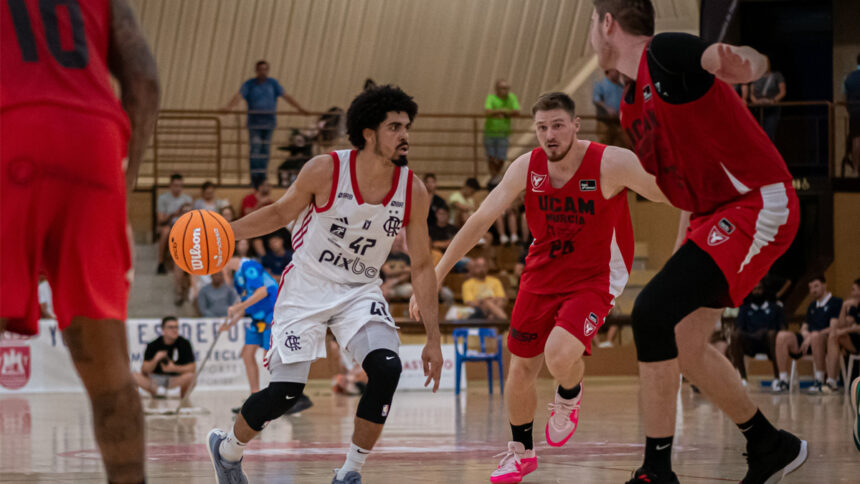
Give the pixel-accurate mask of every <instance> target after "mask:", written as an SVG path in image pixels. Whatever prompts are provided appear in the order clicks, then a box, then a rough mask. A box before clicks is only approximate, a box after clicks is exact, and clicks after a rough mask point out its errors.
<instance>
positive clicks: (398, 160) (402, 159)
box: [391, 156, 409, 166]
mask: <svg viewBox="0 0 860 484" xmlns="http://www.w3.org/2000/svg"><path fill="white" fill-rule="evenodd" d="M391 162H392V163H394V164H395V165H397V166H406V165H407V164H409V160H407V159H406V156H401V157H399V158H395V159H393V160H391Z"/></svg>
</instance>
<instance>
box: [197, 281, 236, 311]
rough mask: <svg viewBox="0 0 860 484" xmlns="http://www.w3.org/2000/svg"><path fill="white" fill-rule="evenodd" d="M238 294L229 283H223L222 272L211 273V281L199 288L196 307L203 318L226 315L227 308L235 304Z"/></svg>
mask: <svg viewBox="0 0 860 484" xmlns="http://www.w3.org/2000/svg"><path fill="white" fill-rule="evenodd" d="M238 300H239V295H238V294H236V291H235V290H234V289H233V288H232V287H231V286H229V285H227V284H225V283H224V274H222V273H220V272H216V273H214V274H212V282H210V283H209V284H206V285H205V286H203V287H202V288H200V294H198V295H197V309H199V310H200V315H201V316H203V317H204V318H224V317H227V309H229V308H230V306H232V305H234V304H236V302H237V301H238Z"/></svg>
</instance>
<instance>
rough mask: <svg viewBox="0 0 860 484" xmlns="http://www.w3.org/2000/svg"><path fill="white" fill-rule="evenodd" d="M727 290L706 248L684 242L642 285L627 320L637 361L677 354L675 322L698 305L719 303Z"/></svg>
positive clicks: (660, 359)
mask: <svg viewBox="0 0 860 484" xmlns="http://www.w3.org/2000/svg"><path fill="white" fill-rule="evenodd" d="M727 294H728V283H727V282H726V278H725V276H724V275H723V273H722V271H721V270H720V268H719V266H717V264H716V262H714V260H713V259H711V256H710V255H708V253H707V252H705V251H704V250H702V249H700V248H699V247H698V246H697V245H696V244H694V243H692V242H687V243H685V244H684V245H683V246H682V247H681V248H680V249H678V251H677V252H675V254H674V255H673V256H672V257H671V258H670V259H669V261H668V262H666V265H665V266H664V267H663V269H661V270H660V272H659V273H657V275H656V276H654V278H653V279H651V281H650V282H649V283H648V284H647V285H646V286H645V288H643V289H642V292H640V293H639V296H638V297H637V298H636V303H635V304H634V305H633V313H632V314H631V320H632V324H633V337H634V340H635V342H636V353H637V355H638V356H637V357H638V358H639V361H641V362H645V363H650V362H657V361H666V360H671V359H673V358H677V357H678V346H677V345H676V343H675V326H676V325H677V324H678V323H680V322H681V320H682V319H684V318H685V317H686V316H687V315H688V314H690V313H692V312H693V311H695V310H696V309H699V308H702V307H722V306H723V304H722V302H723V300H724V299H725V297H726V295H727Z"/></svg>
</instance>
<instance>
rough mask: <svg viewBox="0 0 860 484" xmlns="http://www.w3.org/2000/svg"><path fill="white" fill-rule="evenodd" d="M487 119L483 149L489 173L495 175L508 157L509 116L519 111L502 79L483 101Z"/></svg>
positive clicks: (509, 89)
mask: <svg viewBox="0 0 860 484" xmlns="http://www.w3.org/2000/svg"><path fill="white" fill-rule="evenodd" d="M484 111H485V113H486V115H487V119H486V120H485V121H484V150H485V151H486V153H487V162H488V163H489V165H490V174H491V175H493V176H497V175H498V174H499V173H500V172H501V169H502V165H503V164H504V163H505V160H506V159H507V157H508V137H509V136H510V135H511V116H513V115H515V114H517V113H519V111H520V103H519V101H517V96H516V95H514V93H512V92H511V86H510V84H508V83H507V81H505V80H504V79H499V80H498V81H496V93H495V94H490V95H489V96H487V100H486V101H485V102H484Z"/></svg>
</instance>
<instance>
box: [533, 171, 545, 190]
mask: <svg viewBox="0 0 860 484" xmlns="http://www.w3.org/2000/svg"><path fill="white" fill-rule="evenodd" d="M529 179H530V180H531V182H532V191H533V192H542V191H543V184H544V182H545V181H546V175H538V174H537V173H535V172H530V176H529Z"/></svg>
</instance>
